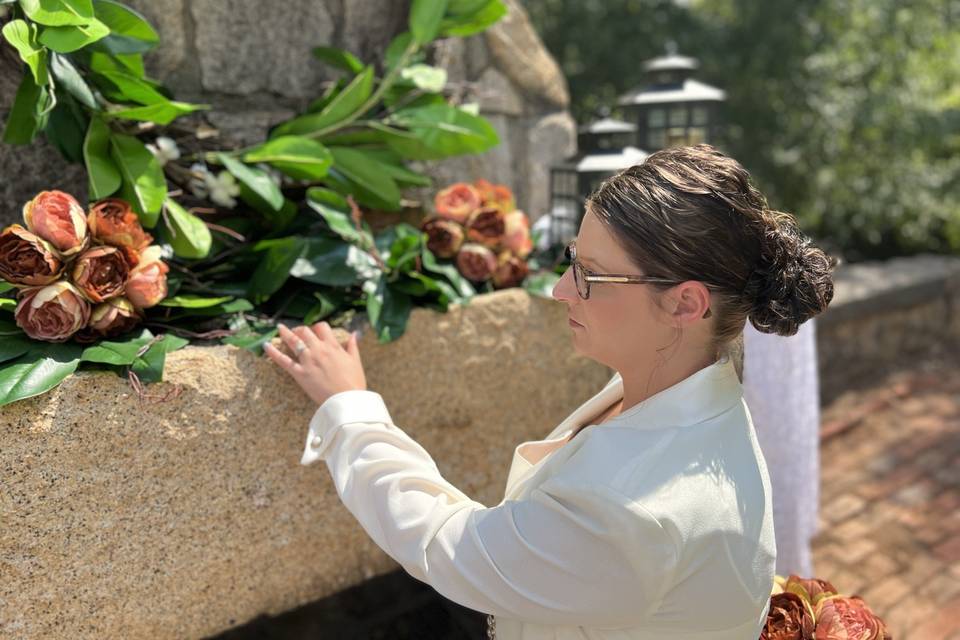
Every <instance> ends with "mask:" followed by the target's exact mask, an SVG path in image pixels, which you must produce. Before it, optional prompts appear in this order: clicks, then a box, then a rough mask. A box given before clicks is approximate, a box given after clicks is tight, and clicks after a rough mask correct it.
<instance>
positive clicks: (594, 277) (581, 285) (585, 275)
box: [563, 242, 678, 300]
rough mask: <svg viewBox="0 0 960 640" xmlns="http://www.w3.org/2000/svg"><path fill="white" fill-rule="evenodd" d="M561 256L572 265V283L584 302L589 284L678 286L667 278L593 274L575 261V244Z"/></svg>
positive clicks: (570, 244)
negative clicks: (616, 283) (626, 283)
mask: <svg viewBox="0 0 960 640" xmlns="http://www.w3.org/2000/svg"><path fill="white" fill-rule="evenodd" d="M563 255H564V256H565V257H566V259H567V260H569V261H570V263H571V264H572V265H573V281H574V283H575V284H576V285H577V294H579V295H580V297H581V298H583V299H584V300H586V299H588V298H589V297H590V283H591V282H628V283H640V284H647V283H651V282H659V283H661V284H678V283H677V281H676V280H671V279H669V278H655V277H653V276H635V275H630V274H623V273H595V272H593V271H591V270H590V269H587V268H586V267H585V266H583V265H582V264H580V261H579V260H577V247H576V243H575V242H570V243H569V244H568V245H567V246H566V249H564V253H563Z"/></svg>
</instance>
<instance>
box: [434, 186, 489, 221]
mask: <svg viewBox="0 0 960 640" xmlns="http://www.w3.org/2000/svg"><path fill="white" fill-rule="evenodd" d="M433 206H434V209H436V212H437V215H438V216H440V217H441V218H447V219H449V220H453V221H454V222H459V223H460V224H464V223H465V222H466V220H467V218H468V217H469V216H470V214H471V213H473V212H474V211H475V210H476V209H477V208H478V207H479V206H480V194H479V193H478V192H477V190H476V189H475V188H474V187H473V185H470V184H467V183H466V182H456V183H454V184H452V185H450V186H449V187H447V188H446V189H443V190H441V191H439V192H438V193H437V195H436V196H435V197H434V199H433Z"/></svg>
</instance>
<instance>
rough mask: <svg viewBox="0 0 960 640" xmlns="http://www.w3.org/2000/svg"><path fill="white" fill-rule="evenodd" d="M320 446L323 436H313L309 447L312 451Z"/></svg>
mask: <svg viewBox="0 0 960 640" xmlns="http://www.w3.org/2000/svg"><path fill="white" fill-rule="evenodd" d="M322 444H323V436H314V437H313V439H312V440H311V441H310V446H311V447H313V448H314V449H319V448H320V445H322Z"/></svg>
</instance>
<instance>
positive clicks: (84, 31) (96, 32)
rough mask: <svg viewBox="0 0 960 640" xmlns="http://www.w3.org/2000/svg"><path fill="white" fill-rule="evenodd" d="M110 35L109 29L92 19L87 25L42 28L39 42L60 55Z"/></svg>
mask: <svg viewBox="0 0 960 640" xmlns="http://www.w3.org/2000/svg"><path fill="white" fill-rule="evenodd" d="M109 34H110V27H108V26H107V25H105V24H103V23H102V22H100V21H99V20H97V19H96V18H93V19H92V20H91V21H90V22H89V24H81V25H65V26H62V27H44V28H43V31H41V32H40V37H39V38H38V39H39V41H40V42H41V43H42V44H44V45H46V46H47V47H49V48H50V49H53V50H54V51H58V52H60V53H70V52H71V51H76V50H77V49H81V48H83V47H85V46H87V45H88V44H91V43H93V42H96V41H97V40H100V39H101V38H104V37H106V36H107V35H109Z"/></svg>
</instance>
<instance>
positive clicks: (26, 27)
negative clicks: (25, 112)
mask: <svg viewBox="0 0 960 640" xmlns="http://www.w3.org/2000/svg"><path fill="white" fill-rule="evenodd" d="M3 37H4V38H6V39H7V42H9V43H10V44H11V45H13V47H14V48H15V49H16V50H17V53H19V54H20V59H21V60H23V61H24V62H26V63H27V66H29V67H30V72H31V73H32V74H33V81H34V82H35V83H36V84H37V85H41V86H42V85H45V84H47V58H46V56H47V52H46V51H45V50H44V48H43V47H41V46H40V45H39V44H38V43H37V26H36V25H35V24H28V23H27V22H26V21H25V20H11V21H10V22H8V23H7V24H5V25H3Z"/></svg>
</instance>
